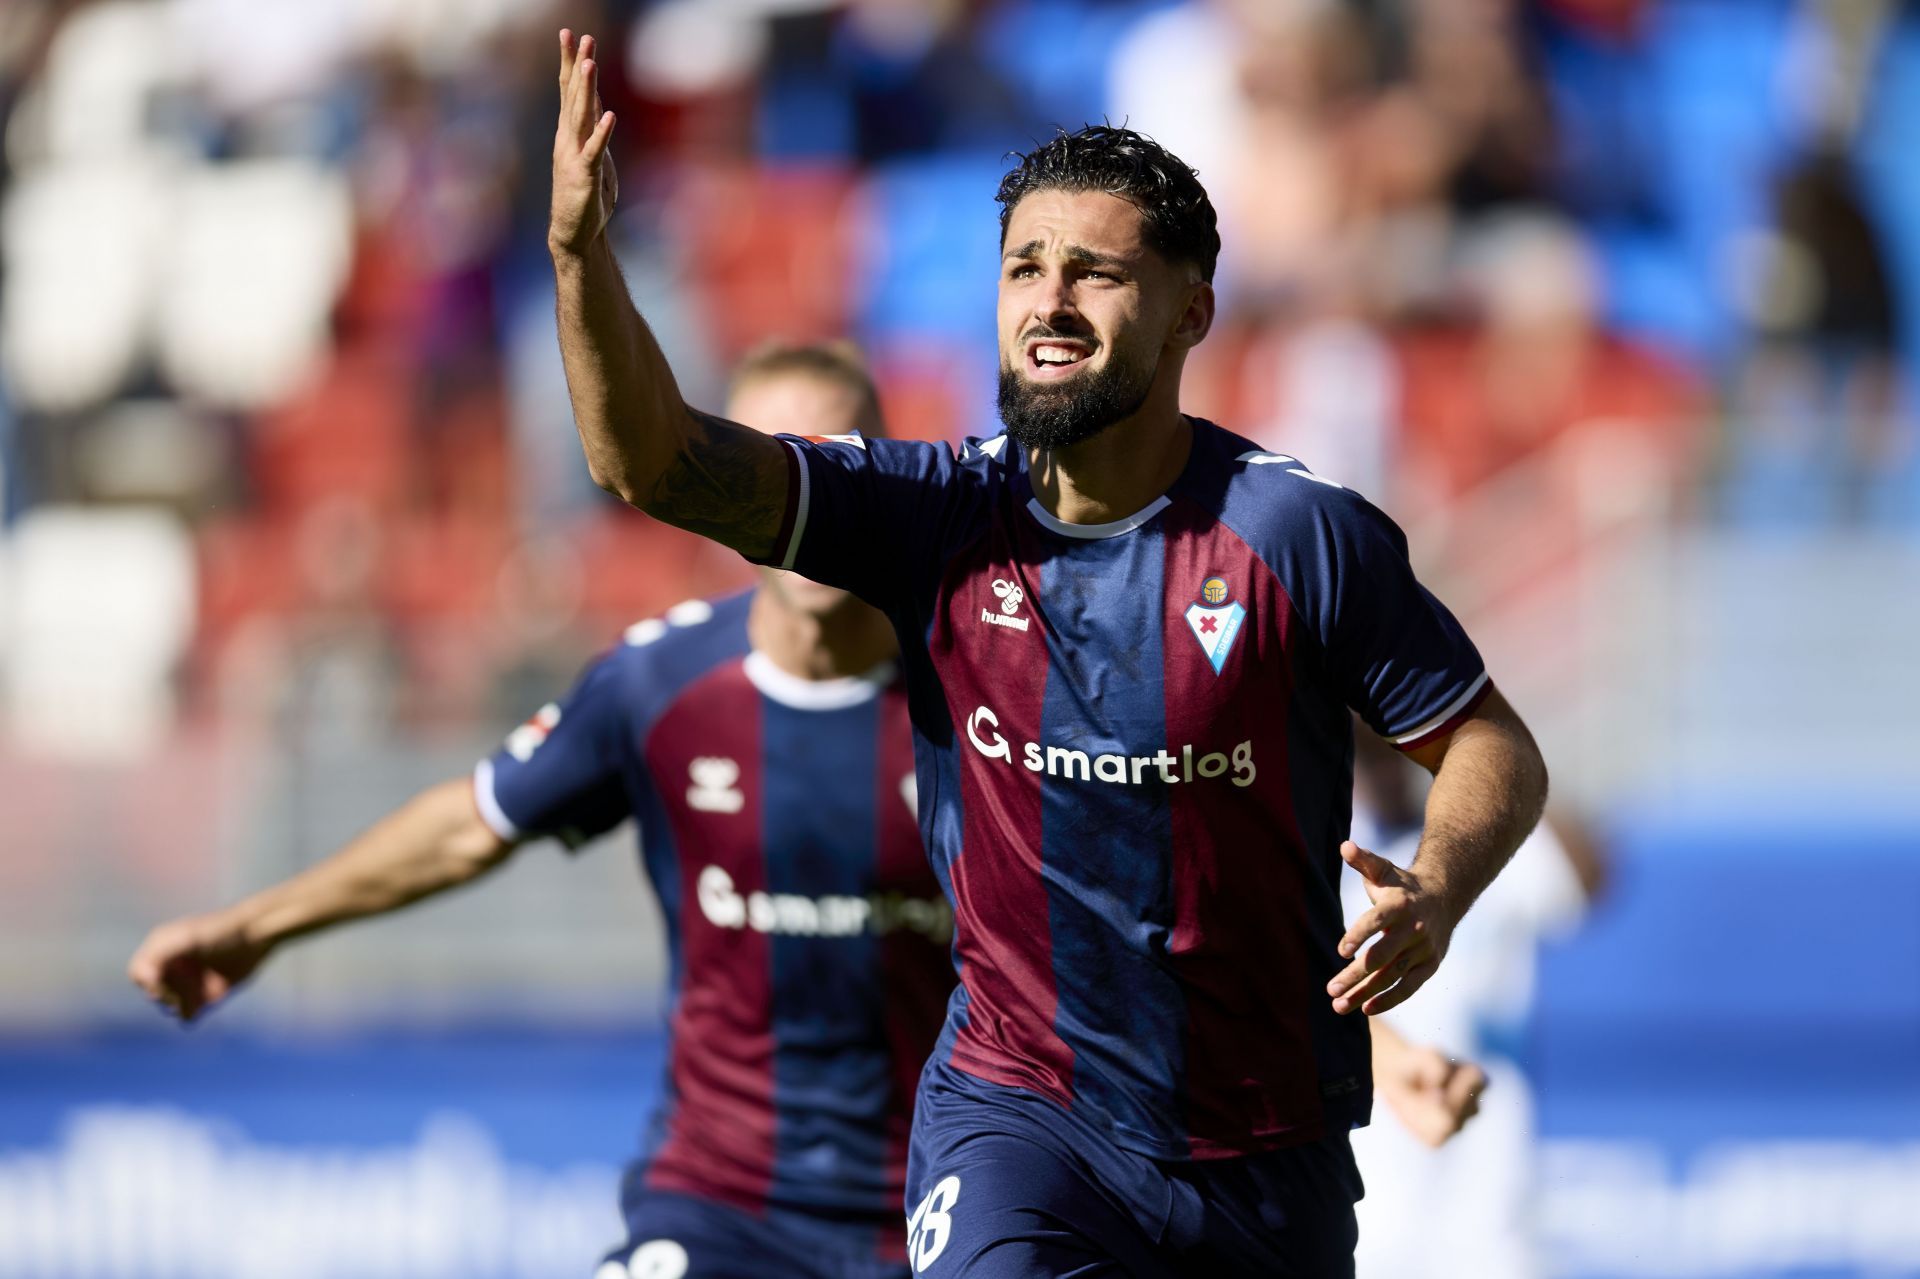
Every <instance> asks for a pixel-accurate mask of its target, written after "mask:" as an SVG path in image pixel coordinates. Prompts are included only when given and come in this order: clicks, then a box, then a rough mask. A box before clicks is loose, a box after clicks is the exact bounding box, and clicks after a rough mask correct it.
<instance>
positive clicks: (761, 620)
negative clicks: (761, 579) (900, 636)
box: [747, 586, 899, 680]
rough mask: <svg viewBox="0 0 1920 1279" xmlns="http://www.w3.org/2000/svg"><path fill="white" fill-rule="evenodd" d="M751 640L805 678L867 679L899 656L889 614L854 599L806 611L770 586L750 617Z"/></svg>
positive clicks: (779, 664) (760, 595)
mask: <svg viewBox="0 0 1920 1279" xmlns="http://www.w3.org/2000/svg"><path fill="white" fill-rule="evenodd" d="M747 642H748V643H750V644H752V645H753V647H754V648H756V649H758V650H759V651H760V652H762V653H765V654H766V655H767V658H768V660H770V661H771V662H772V663H773V664H774V665H775V666H777V667H779V668H780V669H781V670H783V671H785V672H786V673H787V674H789V675H797V676H799V677H800V678H801V679H812V680H823V679H841V678H844V677H845V676H848V675H865V674H866V673H867V672H868V671H870V670H872V669H873V668H874V667H876V666H878V665H880V664H881V663H882V662H885V661H888V660H889V659H891V658H892V657H893V656H894V655H895V653H896V652H898V649H899V645H898V642H897V641H896V640H895V639H894V636H893V624H892V623H891V622H889V621H888V620H887V617H886V614H884V613H882V612H880V611H879V610H878V609H873V608H869V607H868V606H867V605H865V604H862V603H860V602H859V601H858V600H854V599H849V600H847V602H846V603H844V604H842V605H841V606H840V607H838V608H836V609H833V610H832V611H830V612H827V613H803V612H801V611H800V610H799V609H796V608H793V607H791V606H789V605H787V604H785V603H783V602H782V601H781V600H780V598H779V597H778V596H777V595H775V594H774V592H773V591H772V590H770V589H768V588H767V587H765V586H762V587H761V588H760V589H759V590H757V591H755V592H754V595H753V606H752V608H751V609H750V610H749V611H748V613H747Z"/></svg>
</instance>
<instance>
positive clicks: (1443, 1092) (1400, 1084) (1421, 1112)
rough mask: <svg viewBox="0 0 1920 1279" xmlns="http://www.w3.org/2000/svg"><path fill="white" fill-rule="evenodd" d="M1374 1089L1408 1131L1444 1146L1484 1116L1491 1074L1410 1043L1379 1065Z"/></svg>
mask: <svg viewBox="0 0 1920 1279" xmlns="http://www.w3.org/2000/svg"><path fill="white" fill-rule="evenodd" d="M1373 1086H1374V1089H1375V1091H1377V1092H1378V1093H1379V1094H1380V1096H1381V1097H1382V1098H1383V1099H1384V1100H1385V1101H1386V1103H1387V1105H1389V1106H1391V1107H1392V1108H1393V1113H1394V1114H1395V1115H1396V1116H1398V1118H1399V1120H1400V1122H1401V1123H1403V1124H1405V1125H1406V1127H1407V1131H1408V1132H1410V1133H1412V1134H1413V1135H1414V1136H1415V1137H1416V1138H1418V1139H1419V1140H1420V1141H1421V1142H1422V1143H1424V1144H1426V1145H1428V1146H1433V1147H1436V1148H1437V1147H1439V1146H1442V1145H1445V1144H1446V1142H1447V1139H1448V1138H1449V1137H1452V1136H1453V1135H1454V1134H1455V1133H1457V1132H1459V1131H1460V1130H1461V1129H1462V1128H1464V1127H1466V1126H1467V1121H1468V1120H1469V1119H1472V1118H1473V1117H1474V1116H1475V1115H1477V1114H1479V1113H1480V1094H1481V1093H1483V1092H1485V1091H1486V1087H1487V1073H1486V1072H1485V1071H1484V1070H1482V1069H1480V1067H1479V1066H1477V1065H1475V1064H1474V1063H1473V1062H1470V1061H1455V1060H1453V1059H1452V1058H1450V1057H1448V1056H1447V1055H1446V1054H1445V1053H1443V1052H1441V1051H1440V1050H1439V1049H1437V1048H1431V1047H1428V1046H1426V1045H1424V1044H1423V1045H1413V1044H1409V1045H1407V1047H1406V1048H1405V1050H1403V1051H1400V1052H1396V1053H1393V1054H1391V1056H1390V1058H1389V1060H1388V1061H1385V1062H1382V1061H1381V1060H1379V1058H1378V1057H1376V1058H1375V1061H1374V1070H1373Z"/></svg>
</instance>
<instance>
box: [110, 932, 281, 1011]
mask: <svg viewBox="0 0 1920 1279" xmlns="http://www.w3.org/2000/svg"><path fill="white" fill-rule="evenodd" d="M270 949H272V948H271V947H270V946H267V945H266V944H264V943H262V942H258V941H254V940H253V939H252V938H250V937H248V935H247V932H246V930H245V928H243V927H242V926H241V925H240V924H238V923H237V922H235V921H233V920H232V919H230V918H229V917H228V916H226V915H224V914H219V913H216V914H211V915H192V916H189V917H188V918H186V919H175V920H172V921H170V922H168V923H164V924H161V925H160V926H159V927H158V928H155V929H154V930H153V931H152V932H150V933H148V934H147V939H146V940H145V941H143V942H141V943H140V949H138V950H136V951H134V952H133V958H132V959H130V960H128V961H127V976H128V978H130V979H131V980H132V982H133V984H134V985H136V986H138V987H139V988H140V989H141V990H144V991H145V992H146V993H147V996H148V997H149V998H150V999H152V1000H153V1001H154V1002H155V1003H157V1004H159V1005H160V1006H161V1007H162V1008H165V1009H167V1010H168V1011H169V1012H171V1013H173V1014H174V1015H175V1016H177V1017H179V1018H180V1020H181V1021H192V1020H193V1019H194V1018H195V1017H197V1016H199V1015H200V1013H201V1012H202V1011H204V1010H205V1009H207V1008H210V1007H212V1006H213V1005H214V1004H217V1003H219V1002H220V1001H221V1000H223V999H225V998H226V997H227V996H228V995H230V994H232V993H233V990H234V988H235V987H236V986H238V985H239V984H240V983H241V982H243V981H245V980H246V979H247V978H248V977H249V976H251V975H252V974H253V970H254V969H256V968H258V967H259V966H260V963H261V961H262V960H264V959H265V958H266V957H267V953H268V951H269V950H270Z"/></svg>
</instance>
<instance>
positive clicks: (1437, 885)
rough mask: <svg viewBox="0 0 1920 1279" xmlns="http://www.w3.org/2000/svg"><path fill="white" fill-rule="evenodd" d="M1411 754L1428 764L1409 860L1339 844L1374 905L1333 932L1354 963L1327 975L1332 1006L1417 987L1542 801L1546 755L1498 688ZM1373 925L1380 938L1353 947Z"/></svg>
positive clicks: (1378, 999) (1375, 1003) (1367, 1004)
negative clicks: (1422, 817) (1341, 931)
mask: <svg viewBox="0 0 1920 1279" xmlns="http://www.w3.org/2000/svg"><path fill="white" fill-rule="evenodd" d="M1409 754H1410V755H1411V757H1412V758H1413V759H1414V761H1415V762H1416V763H1419V764H1420V765H1422V766H1423V767H1425V768H1427V769H1428V770H1430V771H1431V772H1432V773H1433V788H1432V789H1431V790H1430V791H1429V792H1428V793H1427V810H1426V825H1425V828H1424V829H1423V830H1422V832H1421V836H1420V848H1419V851H1418V852H1417V853H1415V855H1414V859H1413V864H1412V865H1411V866H1410V867H1408V868H1407V869H1405V870H1402V869H1400V868H1399V867H1398V866H1395V865H1394V864H1393V863H1392V862H1390V861H1388V860H1387V859H1386V858H1384V857H1379V856H1376V855H1375V854H1373V853H1370V852H1368V851H1366V850H1365V849H1363V848H1361V847H1359V846H1358V845H1356V844H1355V843H1353V841H1351V840H1348V841H1347V842H1346V843H1344V844H1342V845H1341V846H1340V856H1341V857H1343V858H1345V859H1346V862H1347V864H1348V865H1349V866H1352V867H1353V868H1354V869H1355V870H1356V871H1358V872H1359V873H1360V876H1361V878H1362V879H1364V880H1366V883H1367V896H1368V897H1369V898H1371V899H1372V901H1373V906H1372V908H1371V909H1369V910H1368V911H1366V913H1364V914H1362V915H1361V916H1360V918H1359V919H1357V920H1355V921H1354V924H1353V927H1351V928H1349V929H1348V930H1347V934H1346V936H1345V937H1343V938H1341V939H1340V948H1339V949H1340V956H1341V958H1343V959H1352V960H1353V962H1352V963H1350V964H1348V965H1347V966H1346V967H1345V968H1344V969H1342V970H1341V971H1340V972H1339V973H1338V974H1337V975H1336V976H1335V977H1334V978H1333V980H1332V981H1330V982H1329V983H1327V993H1328V994H1329V995H1332V996H1333V997H1334V999H1333V1007H1334V1011H1335V1012H1341V1013H1344V1012H1348V1011H1351V1010H1352V1009H1354V1008H1359V1009H1360V1010H1361V1011H1362V1012H1365V1013H1367V1014H1368V1015H1369V1016H1372V1015H1374V1014H1376V1013H1381V1012H1385V1011H1386V1010H1387V1009H1389V1008H1392V1007H1393V1006H1394V1005H1396V1004H1398V1003H1400V1002H1402V1001H1403V1000H1405V999H1406V998H1407V997H1408V996H1409V995H1411V994H1413V992H1414V991H1416V990H1418V989H1419V988H1420V986H1421V985H1422V984H1423V983H1424V982H1425V981H1426V980H1427V978H1428V977H1430V976H1432V975H1433V972H1434V970H1435V969H1436V968H1438V967H1439V965H1440V961H1441V959H1443V958H1444V957H1445V956H1446V953H1447V943H1448V941H1449V939H1450V938H1451V937H1452V935H1453V929H1454V926H1455V925H1456V924H1458V923H1459V922H1460V918H1461V916H1463V915H1465V914H1466V913H1467V908H1468V907H1469V906H1471V905H1473V902H1474V899H1475V898H1477V897H1479V896H1480V894H1481V892H1482V891H1484V890H1485V889H1486V887H1487V885H1488V884H1490V883H1492V882H1493V877H1494V876H1495V875H1497V874H1499V873H1500V868H1501V867H1502V866H1505V865H1506V864H1507V860H1508V858H1510V857H1512V856H1513V852H1514V850H1515V849H1516V848H1518V847H1520V844H1521V841H1523V840H1525V839H1526V837H1527V835H1528V834H1529V833H1530V832H1531V831H1532V830H1533V828H1534V826H1535V825H1536V824H1537V823H1538V822H1539V821H1540V812H1541V809H1542V808H1543V807H1544V806H1545V804H1546V799H1547V766H1546V762H1545V761H1544V760H1542V759H1541V758H1540V749H1539V747H1537V746H1535V745H1534V741H1533V736H1532V734H1530V733H1529V732H1528V731H1527V727H1526V725H1525V724H1523V723H1521V722H1520V717H1519V716H1518V715H1516V714H1514V712H1513V708H1512V707H1511V706H1509V705H1507V702H1506V699H1505V698H1503V697H1501V696H1500V693H1499V691H1498V690H1494V691H1491V692H1489V693H1488V694H1487V697H1486V700H1485V701H1483V702H1482V703H1481V704H1480V707H1479V708H1478V709H1477V710H1476V711H1475V712H1474V714H1473V715H1472V716H1471V717H1470V718H1469V719H1467V720H1466V721H1465V722H1463V723H1462V724H1461V725H1460V726H1459V727H1458V728H1456V729H1454V730H1453V732H1452V733H1450V734H1448V735H1447V736H1446V737H1443V738H1440V739H1438V740H1436V741H1433V742H1430V743H1428V744H1427V745H1425V746H1422V747H1420V748H1419V749H1417V750H1414V751H1411V752H1409ZM1375 933H1379V934H1381V937H1380V940H1379V941H1377V942H1375V943H1374V944H1373V945H1371V946H1369V947H1367V950H1366V953H1365V954H1360V947H1361V946H1362V945H1363V944H1365V942H1366V940H1367V938H1369V937H1371V936H1373V935H1374V934H1375Z"/></svg>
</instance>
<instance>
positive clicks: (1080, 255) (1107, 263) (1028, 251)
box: [1002, 240, 1127, 269]
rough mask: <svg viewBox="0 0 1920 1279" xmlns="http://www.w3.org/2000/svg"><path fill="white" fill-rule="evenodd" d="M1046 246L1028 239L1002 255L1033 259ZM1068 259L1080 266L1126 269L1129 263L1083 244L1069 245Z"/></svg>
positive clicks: (1042, 251) (1043, 250)
mask: <svg viewBox="0 0 1920 1279" xmlns="http://www.w3.org/2000/svg"><path fill="white" fill-rule="evenodd" d="M1046 247H1047V246H1046V245H1045V244H1043V243H1042V242H1041V241H1039V240H1028V241H1027V242H1026V243H1025V244H1023V245H1021V246H1020V247H1019V248H1017V249H1008V250H1007V251H1006V253H1005V254H1003V255H1002V257H1003V258H1005V259H1019V260H1028V261H1031V260H1034V259H1037V258H1039V257H1040V255H1041V254H1042V253H1044V252H1045V251H1046ZM1067 260H1068V261H1069V262H1072V263H1074V264H1075V265H1078V266H1104V267H1118V268H1121V269H1124V268H1125V267H1126V265H1127V261H1126V259H1125V258H1119V257H1115V256H1114V255H1113V254H1111V253H1096V252H1094V251H1093V250H1092V249H1089V248H1087V247H1086V246H1085V245H1083V244H1069V245H1068V246H1067Z"/></svg>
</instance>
